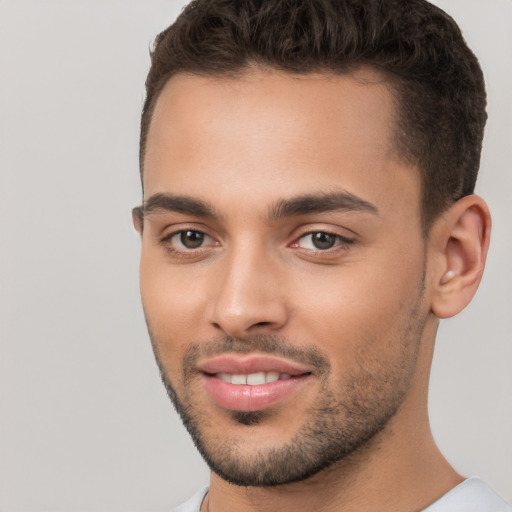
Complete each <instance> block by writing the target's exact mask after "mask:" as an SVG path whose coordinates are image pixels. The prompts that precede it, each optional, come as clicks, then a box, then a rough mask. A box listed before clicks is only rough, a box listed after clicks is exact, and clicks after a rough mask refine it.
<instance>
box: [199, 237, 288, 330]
mask: <svg viewBox="0 0 512 512" xmlns="http://www.w3.org/2000/svg"><path fill="white" fill-rule="evenodd" d="M219 266H220V267H221V268H217V269H216V270H218V271H219V273H218V275H217V279H216V286H215V288H216V289H215V290H214V294H213V300H212V301H211V304H210V308H209V309H210V311H209V315H208V316H209V320H210V323H211V324H212V325H213V326H214V327H215V328H216V329H217V330H220V331H222V334H226V335H228V336H232V337H235V338H243V337H244V336H247V335H249V334H263V333H268V334H269V333H275V332H276V331H278V330H280V329H282V328H283V327H284V326H285V325H286V323H287V321H288V309H287V305H286V301H285V299H284V295H285V290H284V289H283V287H282V286H281V283H282V279H281V276H280V274H282V272H280V270H279V265H278V263H277V262H276V261H272V257H271V256H270V255H268V254H265V253H264V251H257V250H253V249H252V248H251V247H248V246H246V247H245V248H244V247H241V248H239V249H237V250H233V251H232V252H231V253H230V254H228V255H226V257H225V258H223V261H222V263H220V265H219Z"/></svg>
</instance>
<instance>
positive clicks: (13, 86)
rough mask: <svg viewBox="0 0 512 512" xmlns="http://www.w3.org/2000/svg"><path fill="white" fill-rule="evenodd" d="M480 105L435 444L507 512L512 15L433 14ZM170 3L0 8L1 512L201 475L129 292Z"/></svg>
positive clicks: (56, 510)
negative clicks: (455, 25)
mask: <svg viewBox="0 0 512 512" xmlns="http://www.w3.org/2000/svg"><path fill="white" fill-rule="evenodd" d="M436 3H438V4H439V5H440V6H442V7H443V8H444V9H445V10H446V11H448V12H449V13H450V14H452V15H453V16H454V17H455V19H456V20H457V21H458V22H459V24H460V26H461V27H462V29H463V32H464V34H465V37H466V39H467V41H468V42H469V44H470V46H471V47H472V48H473V49H474V51H475V53H476V54H477V55H478V56H479V58H480V59H481V63H482V67H483V69H484V72H485V75H486V79H487V88H488V94H489V117H490V118H489V123H488V128H487V131H486V138H485V147H484V152H483V157H482V167H481V176H480V181H479V185H478V192H479V193H480V194H481V195H483V196H484V197H485V198H486V199H487V200H488V203H489V205H490V208H491V211H492V213H493V216H494V231H493V237H492V247H491V251H490V255H489V260H488V268H487V271H486V274H485V276H484V280H483V282H482V285H481V288H480V290H479V293H478V295H477V297H476V298H475V300H474V301H473V302H472V304H471V305H470V306H469V307H468V308H467V310H466V311H465V312H464V313H463V314H461V315H460V316H459V317H457V318H456V319H453V320H449V321H445V322H443V323H442V325H441V328H440V334H439V338H438V343H437V349H436V354H435V360H434V365H433V371H432V384H431V399H430V411H431V417H432V425H433V430H434V434H435V436H436V438H437V441H438V443H439V444H440V446H441V448H442V449H443V451H444V452H445V454H446V455H447V457H448V458H449V460H450V461H451V462H452V463H453V464H454V465H455V467H456V468H457V469H458V470H459V471H460V472H462V473H464V474H466V475H480V476H481V477H483V478H484V479H485V480H487V481H488V482H489V483H490V484H491V486H493V487H494V488H495V490H497V491H498V492H499V493H500V494H501V495H502V496H503V497H504V498H505V499H507V500H512V440H511V433H512V398H511V395H512V371H511V366H512V343H511V341H512V340H511V332H512V308H511V305H512V272H511V268H512V265H511V256H510V255H511V254H512V229H511V221H512V169H511V166H512V1H510V0H486V1H485V2H483V1H482V0H442V1H441V0H439V1H438V2H436ZM182 5H183V2H181V1H171V0H166V1H164V0H144V1H142V0H140V1H133V0H132V1H127V0H101V1H100V0H88V1H85V0H82V1H80V0H44V1H43V0H16V1H15V0H10V1H7V0H4V1H0V92H1V94H0V148H1V149H0V180H1V182H0V223H1V237H0V245H1V248H0V300H1V304H0V305H1V309H0V315H1V316H0V329H1V332H0V335H1V342H0V510H2V511H3V512H15V511H16V512H18V511H19V512H29V511H31V512H32V511H34V512H36V511H37V512H39V511H52V512H75V511H76V512H78V511H80V512H82V511H84V512H93V511H94V512H100V511H119V512H121V511H122V512H130V511H140V512H142V511H169V510H171V509H172V507H173V506H174V505H177V504H178V503H180V502H182V501H184V500H185V499H186V498H187V497H188V496H189V495H191V494H192V493H193V492H195V491H196V490H197V489H198V488H199V487H200V486H202V485H203V484H205V483H206V482H207V478H208V472H207V470H206V468H205V466H204V464H203V462H202V460H201V459H200V457H199V456H198V455H197V453H196V451H195V449H194V447H193V445H192V443H191V442H190V440H189V439H188V436H187V434H186V433H185V431H184V429H183V428H182V426H181V423H180V421H179V419H178V417H177V415H176V414H175V412H174V411H173V410H172V407H171V405H170V402H169V400H168V398H167V396H166V394H165V392H164V389H163V387H162V385H161V384H160V381H159V376H158V372H157V368H156V365H155V363H154V361H153V354H152V352H151V349H150V344H149V341H148V336H147V334H146V329H145V325H144V319H143V315H142V311H141V306H140V300H139V295H138V275H137V274H138V258H139V240H138V238H137V236H136V234H135V233H134V231H133V229H132V226H131V217H130V209H131V208H132V207H133V206H135V205H137V204H138V203H139V201H140V189H139V178H138V164H137V152H138V147H137V146H138V124H139V115H140V109H141V105H142V101H143V94H144V88H143V85H144V80H145V75H146V72H147V70H148V65H149V56H148V52H149V47H150V44H151V42H152V40H153V38H154V36H155V35H156V34H157V33H158V32H159V31H161V30H163V29H164V28H165V27H166V26H167V25H168V24H169V23H170V22H171V21H172V20H174V18H175V16H176V15H177V13H178V12H179V11H180V10H181V8H182Z"/></svg>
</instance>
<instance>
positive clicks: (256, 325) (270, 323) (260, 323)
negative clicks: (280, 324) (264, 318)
mask: <svg viewBox="0 0 512 512" xmlns="http://www.w3.org/2000/svg"><path fill="white" fill-rule="evenodd" d="M268 325H272V322H258V323H256V324H253V325H252V326H251V327H267V326H268Z"/></svg>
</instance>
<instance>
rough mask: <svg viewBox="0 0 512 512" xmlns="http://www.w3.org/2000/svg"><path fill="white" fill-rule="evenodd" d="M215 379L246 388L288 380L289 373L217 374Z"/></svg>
mask: <svg viewBox="0 0 512 512" xmlns="http://www.w3.org/2000/svg"><path fill="white" fill-rule="evenodd" d="M215 377H217V378H218V379H221V380H223V381H224V382H229V383H230V384H235V385H237V386H239V385H242V384H246V385H248V386H260V385H261V384H268V383H270V382H277V381H278V380H287V379H290V378H291V375H290V374H289V373H279V372H256V373H249V374H240V373H239V374H230V373H217V374H216V375H215Z"/></svg>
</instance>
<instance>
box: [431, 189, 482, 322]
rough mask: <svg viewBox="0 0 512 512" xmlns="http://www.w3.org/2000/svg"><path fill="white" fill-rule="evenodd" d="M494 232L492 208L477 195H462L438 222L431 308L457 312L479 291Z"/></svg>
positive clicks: (447, 313)
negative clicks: (492, 227)
mask: <svg viewBox="0 0 512 512" xmlns="http://www.w3.org/2000/svg"><path fill="white" fill-rule="evenodd" d="M490 233H491V215H490V213H489V209H488V207H487V205H486V203H485V201H484V200H483V199H482V198H481V197H479V196H476V195H471V196H467V197H464V198H462V199H460V200H459V201H457V202H456V203H455V204H454V205H453V206H452V207H451V208H450V209H449V210H448V211H447V212H445V213H444V214H443V215H441V216H440V218H439V219H438V220H437V221H436V222H435V223H434V226H433V227H432V231H431V237H430V245H431V249H432V250H433V251H434V252H435V254H433V255H432V256H434V258H433V260H432V261H433V262H434V265H433V269H432V271H433V275H432V277H433V280H432V285H433V287H432V303H431V308H432V312H433V313H434V314H435V315H436V316H437V317H439V318H450V317H452V316H454V315H456V314H457V313H459V312H460V311H462V310H463V309H464V308H465V307H466V306H467V305H468V304H469V302H470V301H471V299H472V298H473V296H474V295H475V293H476V290H477V288H478V285H479V284H480V280H481V279H482V274H483V271H484V267H485V260H486V257H487V250H488V248H489V239H490Z"/></svg>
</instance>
